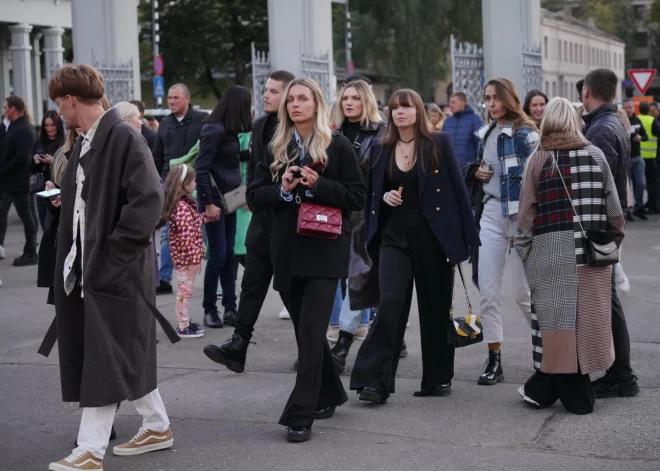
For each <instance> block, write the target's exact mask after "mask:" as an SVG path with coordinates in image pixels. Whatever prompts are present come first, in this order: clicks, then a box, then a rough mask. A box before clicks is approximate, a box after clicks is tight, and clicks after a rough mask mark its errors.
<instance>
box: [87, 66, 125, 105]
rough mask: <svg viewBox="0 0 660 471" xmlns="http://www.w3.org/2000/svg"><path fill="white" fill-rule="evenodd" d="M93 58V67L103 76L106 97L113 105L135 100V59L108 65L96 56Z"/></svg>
mask: <svg viewBox="0 0 660 471" xmlns="http://www.w3.org/2000/svg"><path fill="white" fill-rule="evenodd" d="M92 58H93V60H92V63H93V64H92V65H93V66H94V67H95V68H96V69H97V70H98V71H99V72H100V73H101V75H102V76H103V83H104V85H105V96H106V97H107V98H108V100H109V101H110V104H111V105H114V104H116V103H119V102H120V101H129V100H133V99H134V98H135V90H134V88H135V86H134V81H133V77H134V74H135V69H134V67H133V59H130V60H127V61H118V62H112V63H107V62H101V61H99V60H98V59H97V58H96V55H95V54H92Z"/></svg>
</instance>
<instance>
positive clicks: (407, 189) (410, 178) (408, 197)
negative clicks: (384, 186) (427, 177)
mask: <svg viewBox="0 0 660 471" xmlns="http://www.w3.org/2000/svg"><path fill="white" fill-rule="evenodd" d="M391 159H393V162H391V164H392V175H391V176H389V177H388V182H389V184H390V188H391V189H392V190H393V191H398V190H399V187H401V186H403V191H402V192H401V199H402V200H403V203H402V204H401V206H397V207H395V208H393V209H394V210H397V209H417V210H419V185H418V183H417V174H416V173H415V171H416V168H417V162H415V163H414V164H413V166H412V167H411V168H410V170H409V171H407V172H404V171H403V170H401V169H400V168H399V166H398V165H397V163H396V159H395V157H394V152H392V156H391Z"/></svg>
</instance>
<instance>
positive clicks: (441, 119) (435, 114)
mask: <svg viewBox="0 0 660 471" xmlns="http://www.w3.org/2000/svg"><path fill="white" fill-rule="evenodd" d="M426 117H427V118H428V121H429V128H430V129H431V131H442V125H443V124H445V119H447V117H446V116H445V114H444V113H443V112H442V110H441V109H440V107H439V106H438V105H436V104H435V103H431V104H430V105H429V106H428V108H426Z"/></svg>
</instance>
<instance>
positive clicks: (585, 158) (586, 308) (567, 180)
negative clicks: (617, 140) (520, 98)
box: [516, 98, 625, 414]
mask: <svg viewBox="0 0 660 471" xmlns="http://www.w3.org/2000/svg"><path fill="white" fill-rule="evenodd" d="M624 225H625V220H624V217H623V212H622V210H621V204H620V203H619V197H618V194H617V190H616V186H615V184H614V179H613V177H612V174H611V172H610V167H609V165H608V163H607V161H606V160H605V156H604V155H603V152H602V151H601V150H600V149H598V148H597V147H595V146H593V145H591V144H590V143H589V142H588V141H587V140H586V138H585V137H584V136H583V135H582V133H581V132H580V124H579V123H578V121H577V117H576V115H575V111H574V109H573V106H572V105H571V103H570V102H569V101H568V100H566V99H564V98H553V99H552V100H550V102H549V103H548V105H547V107H546V111H545V115H544V117H543V120H542V121H541V145H540V147H539V149H538V150H537V151H536V152H534V154H533V155H532V156H531V157H530V158H529V160H528V162H527V166H526V168H525V174H524V176H523V180H522V188H521V192H520V207H519V212H518V230H517V234H516V250H517V251H518V254H519V255H520V258H521V259H522V261H523V264H524V265H525V269H526V273H527V277H528V281H529V286H530V288H531V297H532V302H533V303H534V304H533V306H534V307H533V309H534V310H533V313H532V329H533V331H534V332H533V335H532V339H533V343H534V368H535V369H536V373H534V375H532V377H531V378H529V379H528V380H527V382H526V383H525V386H522V387H520V389H519V390H518V392H519V394H520V395H521V396H522V397H523V399H524V400H525V401H527V402H528V403H531V404H533V405H535V406H537V407H541V406H549V405H552V404H553V403H554V402H555V401H557V399H559V400H560V401H561V402H562V404H563V405H564V407H565V408H566V410H568V411H569V412H572V413H575V414H588V413H590V412H592V411H593V407H594V400H595V397H594V391H593V389H592V385H591V381H590V379H589V373H595V372H597V371H602V370H606V369H607V368H609V367H610V366H611V365H612V362H613V361H614V350H613V345H612V324H611V309H612V307H611V296H610V294H611V292H610V290H611V277H612V267H611V266H610V265H605V266H596V265H594V264H593V262H591V263H590V261H589V259H588V258H587V255H586V253H585V252H586V250H585V249H586V247H587V243H588V240H587V235H588V237H589V239H590V240H591V242H590V243H593V241H596V240H598V241H599V242H601V241H604V242H611V241H613V242H615V244H616V246H619V245H620V244H621V241H622V240H623V236H624Z"/></svg>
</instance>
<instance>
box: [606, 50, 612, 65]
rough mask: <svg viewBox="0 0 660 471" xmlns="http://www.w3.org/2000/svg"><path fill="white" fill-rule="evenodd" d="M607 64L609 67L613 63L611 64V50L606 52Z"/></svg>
mask: <svg viewBox="0 0 660 471" xmlns="http://www.w3.org/2000/svg"><path fill="white" fill-rule="evenodd" d="M607 66H608V67H610V68H611V67H612V66H613V64H612V53H611V52H608V53H607Z"/></svg>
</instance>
